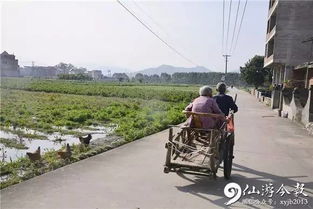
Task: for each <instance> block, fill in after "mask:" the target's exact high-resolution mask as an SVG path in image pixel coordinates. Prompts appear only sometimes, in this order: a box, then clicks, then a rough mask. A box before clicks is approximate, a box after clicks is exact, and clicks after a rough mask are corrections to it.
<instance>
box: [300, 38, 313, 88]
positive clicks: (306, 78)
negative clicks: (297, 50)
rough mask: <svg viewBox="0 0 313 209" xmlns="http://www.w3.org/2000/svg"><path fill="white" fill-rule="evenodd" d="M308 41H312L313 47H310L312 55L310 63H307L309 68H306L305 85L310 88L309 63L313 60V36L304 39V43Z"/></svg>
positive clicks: (312, 45)
mask: <svg viewBox="0 0 313 209" xmlns="http://www.w3.org/2000/svg"><path fill="white" fill-rule="evenodd" d="M307 42H311V49H310V56H309V60H308V64H307V69H306V76H305V84H304V85H305V87H306V88H308V87H309V64H310V62H311V61H313V60H312V49H313V36H312V37H310V38H308V39H306V40H304V41H302V43H307Z"/></svg>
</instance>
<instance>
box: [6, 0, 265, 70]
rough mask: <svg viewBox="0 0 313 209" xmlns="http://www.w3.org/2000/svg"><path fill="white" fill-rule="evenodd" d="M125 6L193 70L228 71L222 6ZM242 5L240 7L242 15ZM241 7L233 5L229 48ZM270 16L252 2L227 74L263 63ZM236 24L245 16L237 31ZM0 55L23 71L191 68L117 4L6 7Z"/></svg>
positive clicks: (17, 4) (206, 3) (152, 3)
mask: <svg viewBox="0 0 313 209" xmlns="http://www.w3.org/2000/svg"><path fill="white" fill-rule="evenodd" d="M122 2H123V3H124V4H125V5H126V6H127V7H129V8H130V9H131V10H133V11H134V12H135V13H136V14H137V15H138V17H140V18H141V19H142V20H143V21H144V22H145V23H147V24H148V25H150V26H151V28H152V29H153V30H154V31H155V32H157V33H158V34H159V35H160V36H161V37H162V38H163V39H164V40H166V41H167V42H168V43H169V44H171V45H173V46H174V47H175V48H176V49H177V50H178V51H180V52H182V54H184V55H185V56H186V57H188V58H190V59H191V60H193V61H194V62H195V63H196V64H198V65H202V66H205V67H207V68H209V69H211V70H213V71H223V70H224V58H223V57H222V11H223V10H222V8H223V3H222V1H221V0H220V1H136V2H135V3H134V0H129V1H125V0H122ZM244 2H245V0H241V2H240V4H241V7H240V10H239V11H240V15H241V12H242V9H243V5H244ZM227 3H229V1H227ZM237 3H238V0H233V3H232V5H233V7H232V16H231V24H230V26H231V27H230V29H229V45H230V42H231V37H232V32H233V24H234V20H235V13H236V8H237ZM138 5H139V6H138ZM267 9H268V1H266V0H262V1H251V0H249V1H248V4H247V8H246V14H245V18H244V21H243V25H242V29H241V33H240V36H239V41H238V45H237V48H236V50H235V51H234V53H233V54H232V57H231V58H230V62H229V69H230V70H235V69H239V66H242V65H243V64H244V63H245V62H246V61H247V60H248V59H249V58H251V57H253V56H254V55H255V54H259V55H264V45H265V43H264V42H265V33H266V20H267V12H268V10H267ZM225 12H228V8H227V7H226V10H225ZM150 17H152V19H151V18H150ZM227 18H228V17H227V16H225V34H226V33H227V30H226V29H227ZM239 20H240V16H239V17H238V23H237V26H238V25H239ZM1 50H2V51H3V50H6V51H8V52H9V53H14V54H15V55H16V56H17V58H18V59H19V61H20V64H21V65H31V61H35V64H37V65H55V64H58V63H59V62H61V61H62V62H67V63H72V64H74V65H77V66H81V67H93V68H94V67H99V66H118V67H123V68H128V69H131V70H141V69H143V68H147V67H155V66H158V65H161V64H169V65H175V66H184V67H190V66H192V64H190V63H188V62H186V61H185V60H184V59H182V58H181V57H179V56H178V55H177V54H175V53H174V52H172V51H171V50H170V49H169V48H168V47H166V46H165V45H164V44H163V43H162V42H160V41H159V40H158V39H157V38H156V37H155V36H153V35H152V34H151V33H150V32H149V31H148V30H147V29H146V28H144V27H143V26H142V25H141V24H140V23H139V22H137V21H136V19H135V18H134V17H132V16H131V15H130V14H129V13H127V12H126V10H125V9H124V8H122V7H121V6H120V5H119V4H118V3H117V2H116V1H95V2H93V1H92V2H90V1H88V2H86V1H85V2H83V1H80V2H75V1H70V2H69V1H67V2H62V1H53V2H38V1H37V2H36V1H27V2H18V1H14V2H8V1H6V2H2V9H1Z"/></svg>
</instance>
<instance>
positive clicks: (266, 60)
mask: <svg viewBox="0 0 313 209" xmlns="http://www.w3.org/2000/svg"><path fill="white" fill-rule="evenodd" d="M273 62H274V54H272V55H271V56H269V57H264V67H268V66H269V65H271V64H272V63H273Z"/></svg>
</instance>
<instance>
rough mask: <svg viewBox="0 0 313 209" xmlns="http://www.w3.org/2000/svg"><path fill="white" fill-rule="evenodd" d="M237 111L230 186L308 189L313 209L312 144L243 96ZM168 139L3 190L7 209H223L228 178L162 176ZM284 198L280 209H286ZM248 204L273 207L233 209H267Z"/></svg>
mask: <svg viewBox="0 0 313 209" xmlns="http://www.w3.org/2000/svg"><path fill="white" fill-rule="evenodd" d="M238 105H239V108H240V111H239V113H238V114H237V115H236V145H235V151H234V153H235V159H234V168H233V175H232V180H231V181H232V182H236V183H238V184H239V185H240V186H241V187H242V189H243V190H244V189H245V186H246V184H248V185H249V186H250V188H251V187H252V186H256V188H259V189H260V188H261V186H262V185H265V184H266V183H268V182H273V184H274V189H275V191H276V190H277V189H278V187H279V186H280V185H281V184H284V185H286V186H293V185H296V183H297V182H301V183H305V192H306V193H307V194H308V195H309V196H308V197H305V198H307V199H308V201H309V204H307V205H306V208H312V205H313V199H312V196H313V176H312V175H313V151H312V150H313V149H312V148H313V137H312V136H309V135H308V134H307V132H306V131H305V130H303V129H302V128H301V127H300V126H298V125H296V124H293V123H291V122H290V121H289V120H287V119H282V118H278V117H276V114H275V112H273V111H272V110H270V109H269V108H268V107H266V106H265V105H263V104H260V103H258V102H256V99H255V98H254V97H252V96H251V95H249V94H247V93H245V92H238ZM166 138H167V131H163V132H160V133H158V134H154V135H152V136H148V137H145V138H143V139H141V140H137V141H135V142H133V143H129V144H127V145H124V146H121V147H119V148H116V149H114V150H111V151H108V152H106V153H103V154H100V155H97V156H94V157H92V158H89V159H86V160H83V161H80V162H78V163H74V164H72V165H69V166H66V167H63V168H60V169H57V170H55V171H53V172H50V173H47V174H44V175H42V176H39V177H36V178H33V179H31V180H29V181H26V182H23V183H20V184H18V185H15V186H12V187H9V188H7V189H4V190H2V191H1V208H3V209H6V208H31V209H36V208H47V209H52V208H130V209H132V208H134V209H135V208H142V209H143V208H179V209H182V208H188V209H196V208H204V209H209V208H224V207H225V202H227V201H228V200H229V199H228V198H226V197H225V195H224V192H223V189H224V186H225V185H226V184H227V183H229V181H226V180H224V178H223V175H222V174H223V172H222V170H220V171H219V172H218V176H219V177H218V178H217V180H212V179H209V178H208V177H204V176H195V175H177V174H175V173H170V174H163V166H162V165H163V163H164V157H165V149H164V143H165V141H166ZM287 189H291V187H287ZM249 190H250V189H249ZM249 190H247V192H248V191H249ZM278 195H279V194H274V200H275V201H277V202H276V206H275V208H286V207H285V206H283V205H281V204H280V201H279V199H278V197H280V196H278ZM249 197H254V198H255V199H259V200H262V199H263V198H264V199H265V200H268V199H269V198H267V197H262V196H258V195H254V196H251V195H250V196H249V195H247V194H246V195H245V196H242V197H241V199H240V200H239V201H238V202H237V203H235V204H233V205H232V207H236V208H241V207H249V208H259V207H261V206H260V205H253V206H249V205H246V204H244V203H243V200H244V199H246V198H249ZM289 198H290V199H293V196H292V194H290V195H285V196H283V200H287V199H289ZM288 208H291V207H288ZM297 208H302V207H300V206H299V205H298V207H297Z"/></svg>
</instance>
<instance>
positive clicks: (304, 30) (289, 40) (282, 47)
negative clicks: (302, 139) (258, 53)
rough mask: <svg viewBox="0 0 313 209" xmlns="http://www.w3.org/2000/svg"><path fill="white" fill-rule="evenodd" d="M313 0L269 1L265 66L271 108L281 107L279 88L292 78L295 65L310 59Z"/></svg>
mask: <svg viewBox="0 0 313 209" xmlns="http://www.w3.org/2000/svg"><path fill="white" fill-rule="evenodd" d="M312 11H313V0H305V1H302V0H298V1H294V0H270V2H269V12H268V23H267V34H266V47H265V58H264V67H269V68H271V69H272V70H273V85H274V86H275V87H278V89H276V90H277V91H273V95H272V108H280V109H281V108H282V104H281V92H280V91H279V88H281V87H282V86H283V84H284V82H286V81H288V80H290V79H292V74H293V69H294V67H295V66H297V65H300V64H302V63H304V62H308V61H310V60H309V59H310V56H311V54H310V53H311V49H310V44H308V43H303V41H304V40H306V39H308V38H309V37H312V36H313V12H312Z"/></svg>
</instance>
